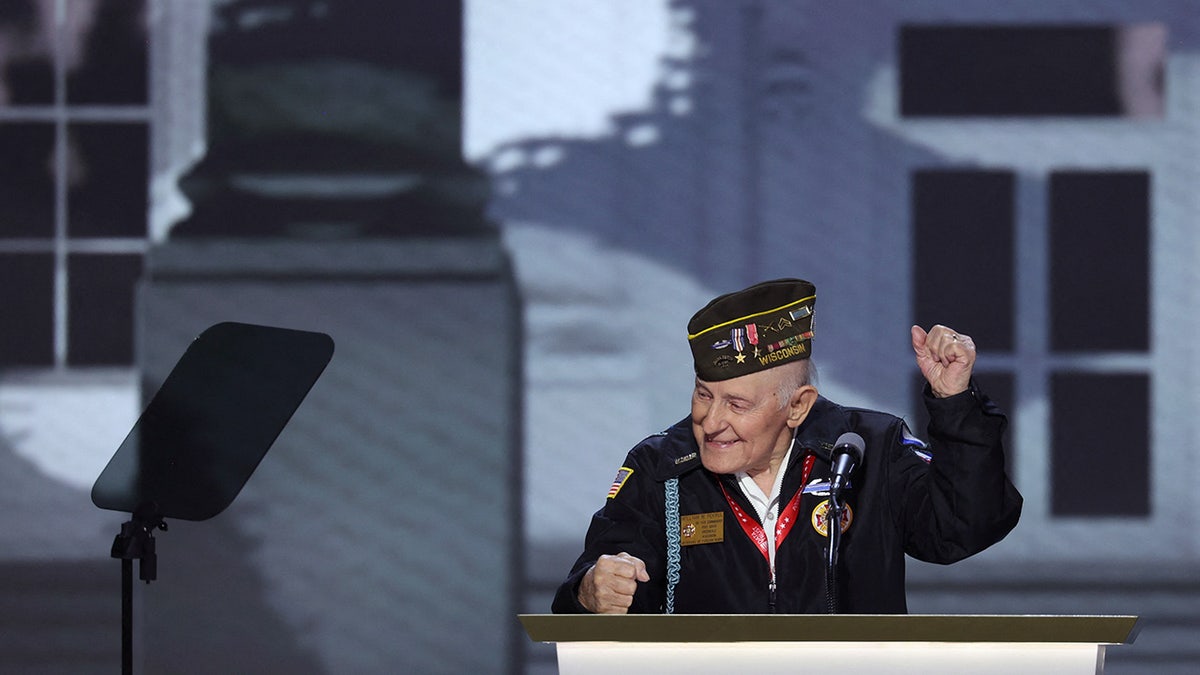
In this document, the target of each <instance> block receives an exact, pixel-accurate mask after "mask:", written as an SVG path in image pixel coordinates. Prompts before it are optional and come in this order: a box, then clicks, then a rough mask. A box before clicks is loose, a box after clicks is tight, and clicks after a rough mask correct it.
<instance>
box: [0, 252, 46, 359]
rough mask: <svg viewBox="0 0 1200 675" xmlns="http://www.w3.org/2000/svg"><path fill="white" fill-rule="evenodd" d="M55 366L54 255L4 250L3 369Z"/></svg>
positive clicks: (0, 263) (0, 291) (0, 262)
mask: <svg viewBox="0 0 1200 675" xmlns="http://www.w3.org/2000/svg"><path fill="white" fill-rule="evenodd" d="M52 365H54V256H53V254H50V253H0V368H9V367H29V366H43V367H44V366H52Z"/></svg>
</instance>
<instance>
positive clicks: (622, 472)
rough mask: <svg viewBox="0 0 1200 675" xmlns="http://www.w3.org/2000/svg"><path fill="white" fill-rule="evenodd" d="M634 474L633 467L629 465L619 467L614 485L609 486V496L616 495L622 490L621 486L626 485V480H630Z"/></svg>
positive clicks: (610, 497)
mask: <svg viewBox="0 0 1200 675" xmlns="http://www.w3.org/2000/svg"><path fill="white" fill-rule="evenodd" d="M632 475H633V469H631V468H629V467H627V466H623V467H621V468H620V469H617V477H616V478H614V479H613V482H612V487H610V488H608V498H609V499H612V498H613V497H616V496H617V493H618V492H620V491H621V487H622V486H623V485H625V481H627V480H629V477H630V476H632Z"/></svg>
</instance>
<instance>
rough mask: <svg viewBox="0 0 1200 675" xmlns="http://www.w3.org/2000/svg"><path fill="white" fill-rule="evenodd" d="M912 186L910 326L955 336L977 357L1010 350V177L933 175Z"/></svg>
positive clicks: (923, 174)
mask: <svg viewBox="0 0 1200 675" xmlns="http://www.w3.org/2000/svg"><path fill="white" fill-rule="evenodd" d="M911 181H912V182H911V202H912V228H913V237H912V241H913V258H912V260H913V284H914V288H913V299H914V303H915V305H914V307H913V317H914V321H915V322H916V323H918V324H919V325H921V326H923V327H924V328H926V329H928V328H929V327H930V326H932V325H933V324H935V323H941V324H945V325H947V326H950V327H952V328H955V329H957V330H960V331H962V332H963V333H966V334H967V335H970V336H972V337H973V338H974V339H975V343H976V344H977V345H978V346H979V349H980V350H981V351H1012V349H1013V331H1014V327H1015V326H1016V325H1017V324H1018V322H1017V320H1016V317H1015V316H1014V314H1013V312H1014V305H1013V303H1014V300H1013V282H1012V279H1013V229H1014V226H1013V223H1014V221H1013V218H1014V208H1015V206H1014V199H1015V189H1016V179H1015V177H1014V176H1013V174H1012V172H1009V171H974V170H941V169H937V170H922V171H915V172H913V174H912V178H911Z"/></svg>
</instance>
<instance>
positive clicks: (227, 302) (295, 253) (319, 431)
mask: <svg viewBox="0 0 1200 675" xmlns="http://www.w3.org/2000/svg"><path fill="white" fill-rule="evenodd" d="M147 271H148V277H147V280H146V281H145V283H144V285H143V287H142V289H141V293H140V297H139V301H140V310H141V311H140V317H141V318H140V329H139V331H140V332H139V338H140V339H139V345H138V362H139V365H140V366H141V368H142V372H143V378H144V379H143V391H144V395H145V396H146V397H149V396H150V395H152V394H153V393H154V392H155V391H157V388H158V386H159V385H160V384H161V382H162V380H163V378H165V376H166V374H167V373H168V372H169V371H170V369H171V367H172V366H173V365H174V363H175V361H176V360H177V359H178V358H179V356H180V355H181V354H182V353H183V351H184V349H185V348H186V347H187V345H188V343H189V342H190V340H191V339H192V338H194V337H195V336H196V335H197V334H198V333H200V332H201V331H202V330H204V329H205V328H206V327H208V326H210V325H212V324H214V323H217V322H221V321H239V322H246V323H257V324H264V325H274V326H282V327H288V328H296V329H303V330H311V331H320V332H323V333H327V334H329V335H330V336H331V337H332V338H333V340H334V342H335V345H336V349H335V353H334V356H333V360H332V361H331V362H330V364H329V367H328V368H327V369H326V371H325V373H324V375H323V376H322V377H321V379H320V380H319V381H318V382H317V384H316V386H315V387H314V388H313V390H312V392H311V393H310V394H309V396H308V398H307V399H306V400H305V402H304V403H303V405H301V407H300V409H299V410H298V411H297V412H296V414H295V415H294V417H293V418H292V420H291V422H290V423H289V425H288V426H287V428H285V429H284V431H283V433H282V434H281V436H280V437H279V439H278V440H277V441H276V442H275V444H274V446H272V449H271V450H270V451H269V452H268V453H267V456H266V458H265V459H264V461H263V462H262V464H261V465H260V466H259V467H258V470H257V471H256V473H255V475H254V476H253V477H252V478H251V479H250V481H249V482H248V483H247V485H246V487H245V489H244V490H243V492H242V493H241V494H240V495H239V497H238V498H237V499H236V500H235V501H234V503H233V505H232V506H231V507H230V508H229V509H228V510H227V511H226V512H224V513H222V514H221V515H219V516H218V517H216V518H214V519H212V520H211V521H207V522H201V523H190V522H170V523H169V524H170V526H171V527H170V531H169V532H166V533H161V534H160V535H159V545H158V552H159V581H158V582H157V583H155V584H152V585H150V586H149V587H144V588H139V590H138V593H139V594H140V595H141V601H142V603H143V610H144V611H143V612H142V613H141V616H139V618H138V621H137V626H138V630H139V631H140V636H139V638H138V640H139V642H140V644H141V649H142V651H143V652H144V654H143V658H144V662H145V668H146V670H147V671H148V672H175V673H185V672H401V671H404V672H505V671H506V670H507V669H508V668H509V667H510V664H512V663H513V660H514V659H515V658H517V657H516V656H515V655H514V653H513V652H514V649H513V645H514V644H519V643H514V636H515V635H516V633H515V631H516V630H517V624H516V619H515V616H516V614H517V612H518V608H517V607H516V606H515V599H516V597H517V590H516V589H517V583H518V579H519V570H520V549H519V542H520V539H521V515H520V504H521V498H520V476H521V457H520V449H519V448H520V445H519V439H520V417H521V416H520V410H519V409H520V395H519V392H520V381H521V378H520V372H521V368H520V362H519V361H520V348H519V343H520V338H519V333H520V312H519V309H518V302H517V297H516V291H515V287H514V284H513V281H512V276H511V270H510V268H509V261H508V258H507V256H506V254H505V253H504V251H503V250H502V249H501V247H500V242H499V240H498V238H497V237H495V236H480V237H458V238H448V239H434V238H428V239H419V238H414V239H396V238H392V239H382V240H356V241H345V242H323V243H321V242H305V241H296V240H284V239H280V240H259V241H251V240H232V239H214V238H204V239H200V240H182V241H174V242H171V243H168V244H166V245H164V246H161V247H158V248H155V249H153V250H152V251H151V252H150V254H149V256H148V258H147ZM468 646H469V647H468Z"/></svg>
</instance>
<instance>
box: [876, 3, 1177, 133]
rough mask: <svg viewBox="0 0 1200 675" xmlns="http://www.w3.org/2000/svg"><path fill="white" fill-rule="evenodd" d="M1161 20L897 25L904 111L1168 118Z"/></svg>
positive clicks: (910, 114)
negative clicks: (1114, 23) (1165, 114)
mask: <svg viewBox="0 0 1200 675" xmlns="http://www.w3.org/2000/svg"><path fill="white" fill-rule="evenodd" d="M1166 35H1167V32H1166V28H1165V26H1164V25H1163V24H1153V23H1147V24H1131V25H1126V26H1111V25H1099V24H1086V25H1078V24H1077V25H1070V24H1066V25H909V26H902V27H901V28H900V35H899V40H898V42H899V62H900V85H899V86H900V114H901V116H904V117H973V116H994V117H1014V116H1034V117H1036V116H1085V117H1089V116H1103V117H1151V118H1154V117H1162V111H1163V97H1164V94H1163V63H1164V61H1165V58H1166Z"/></svg>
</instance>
